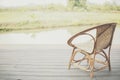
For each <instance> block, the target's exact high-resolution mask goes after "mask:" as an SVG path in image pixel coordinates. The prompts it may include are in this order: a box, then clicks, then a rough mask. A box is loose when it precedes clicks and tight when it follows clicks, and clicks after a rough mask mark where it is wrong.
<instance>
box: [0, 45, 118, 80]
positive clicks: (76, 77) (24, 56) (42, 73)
mask: <svg viewBox="0 0 120 80" xmlns="http://www.w3.org/2000/svg"><path fill="white" fill-rule="evenodd" d="M71 50H72V49H71V48H70V47H68V46H66V47H62V46H59V45H1V46H0V80H91V79H90V77H89V73H87V72H85V71H82V70H79V69H75V68H72V69H70V70H68V69H67V67H68V66H67V65H68V62H69V58H70V55H71ZM111 65H112V71H111V72H109V71H108V69H106V70H104V71H100V72H97V73H95V77H94V78H93V79H92V80H120V46H119V45H113V47H112V51H111Z"/></svg>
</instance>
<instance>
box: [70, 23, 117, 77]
mask: <svg viewBox="0 0 120 80" xmlns="http://www.w3.org/2000/svg"><path fill="white" fill-rule="evenodd" d="M115 27H116V23H107V24H103V25H99V26H96V27H93V28H90V29H87V30H84V31H82V32H79V33H77V34H75V35H74V36H72V37H71V38H70V39H69V40H68V45H70V46H71V47H73V51H72V55H71V58H70V62H69V69H70V67H71V65H73V67H77V68H80V69H82V70H85V71H89V72H90V77H91V78H92V77H93V76H94V72H95V71H99V70H103V69H105V68H106V67H108V68H109V71H111V65H110V50H111V44H112V38H113V33H114V30H115ZM92 31H93V32H94V34H92ZM84 35H86V36H89V38H90V41H92V44H90V42H89V43H87V49H89V48H90V49H91V51H87V50H86V49H84V48H82V47H85V46H84V45H83V44H79V43H74V42H75V41H74V40H75V39H77V38H78V37H80V36H84ZM80 39H81V38H80ZM80 39H79V40H80ZM84 40H85V39H84ZM84 40H83V41H84ZM88 40H89V39H88ZM73 41H74V42H73ZM80 41H81V40H80ZM78 42H79V41H78ZM78 44H79V45H81V46H79V45H78ZM89 45H92V48H91V47H89ZM80 54H82V55H83V56H79V58H77V59H75V58H76V56H78V55H80ZM81 57H82V58H81ZM102 58H104V59H102ZM84 62H86V64H84Z"/></svg>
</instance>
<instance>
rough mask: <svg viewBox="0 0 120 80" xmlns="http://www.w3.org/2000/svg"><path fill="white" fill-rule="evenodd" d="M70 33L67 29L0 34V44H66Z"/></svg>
mask: <svg viewBox="0 0 120 80" xmlns="http://www.w3.org/2000/svg"><path fill="white" fill-rule="evenodd" d="M70 36H71V34H70V33H69V32H68V31H67V30H53V31H43V32H37V33H6V34H0V44H66V41H67V40H68V39H69V37H70Z"/></svg>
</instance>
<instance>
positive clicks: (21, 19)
mask: <svg viewBox="0 0 120 80" xmlns="http://www.w3.org/2000/svg"><path fill="white" fill-rule="evenodd" d="M109 22H116V23H118V24H120V12H72V11H69V12H67V11H1V12H0V33H2V32H11V31H28V30H29V31H35V30H37V31H40V30H45V29H53V28H66V27H73V28H74V27H76V26H77V27H78V26H86V25H97V24H103V23H109Z"/></svg>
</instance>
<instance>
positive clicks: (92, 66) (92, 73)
mask: <svg viewBox="0 0 120 80" xmlns="http://www.w3.org/2000/svg"><path fill="white" fill-rule="evenodd" d="M94 61H95V55H93V56H90V58H89V65H90V77H91V78H93V76H94Z"/></svg>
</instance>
